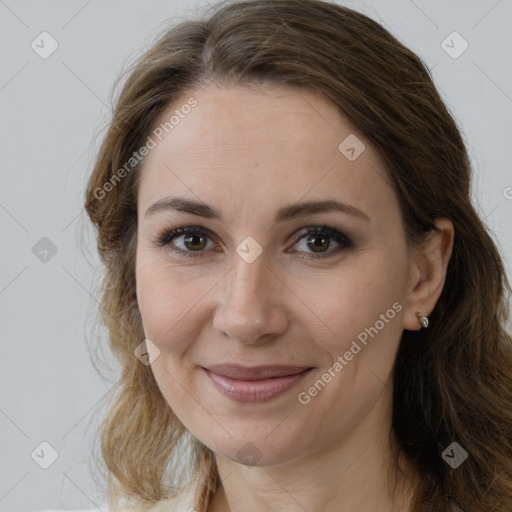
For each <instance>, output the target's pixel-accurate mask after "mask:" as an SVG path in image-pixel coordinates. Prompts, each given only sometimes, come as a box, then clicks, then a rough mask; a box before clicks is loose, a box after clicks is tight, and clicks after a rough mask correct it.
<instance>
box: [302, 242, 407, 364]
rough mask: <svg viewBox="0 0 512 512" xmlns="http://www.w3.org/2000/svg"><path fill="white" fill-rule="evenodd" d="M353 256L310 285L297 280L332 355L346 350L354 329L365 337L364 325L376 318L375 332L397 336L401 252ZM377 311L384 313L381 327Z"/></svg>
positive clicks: (403, 286) (401, 289)
mask: <svg viewBox="0 0 512 512" xmlns="http://www.w3.org/2000/svg"><path fill="white" fill-rule="evenodd" d="M353 261H354V264H353V265H350V266H349V265H347V270H346V271H343V270H339V271H338V272H326V273H325V274H324V275H323V276H319V278H318V279H315V282H314V286H312V283H311V282H306V281H308V280H304V281H302V282H298V283H296V289H297V290H298V295H299V296H300V297H303V298H306V297H307V300H304V302H305V303H306V304H307V306H309V308H310V311H312V312H314V313H315V316H316V317H317V319H319V320H321V326H320V328H321V329H322V330H323V331H324V332H325V336H322V338H323V342H322V345H323V348H324V349H325V350H326V352H328V353H330V354H331V356H333V357H334V356H335V355H336V356H337V355H339V354H340V353H343V352H345V351H346V350H348V349H349V347H350V345H351V343H352V341H353V340H354V339H356V338H357V336H358V335H359V334H361V333H363V334H362V338H364V333H365V332H366V331H365V329H369V328H370V327H372V326H375V323H376V322H378V323H377V328H381V329H379V338H388V337H389V338H388V339H393V340H396V339H397V338H399V336H400V332H401V322H400V316H399V311H398V310H401V309H402V307H401V305H402V304H401V303H402V301H403V297H404V290H405V289H406V277H405V273H404V272H403V268H404V266H403V265H404V264H405V259H404V255H403V254H402V253H397V252H396V251H395V252H394V253H393V254H383V253H382V251H367V252H366V253H365V254H364V255H361V254H359V255H357V258H354V260H353ZM401 269H402V270H401ZM306 285H307V286H306ZM393 305H395V306H394V307H393ZM386 312H388V313H386ZM381 315H384V316H385V319H384V328H382V325H383V324H382V322H383V320H380V319H381ZM310 316H311V318H313V315H310ZM386 320H388V321H386ZM317 323H318V320H317ZM372 332H374V331H372ZM386 346H389V344H387V345H386Z"/></svg>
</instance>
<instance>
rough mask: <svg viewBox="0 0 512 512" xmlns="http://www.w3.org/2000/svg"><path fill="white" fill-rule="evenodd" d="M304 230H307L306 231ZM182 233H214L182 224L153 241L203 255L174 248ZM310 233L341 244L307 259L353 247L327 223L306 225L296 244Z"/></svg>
mask: <svg viewBox="0 0 512 512" xmlns="http://www.w3.org/2000/svg"><path fill="white" fill-rule="evenodd" d="M304 230H306V231H305V232H304ZM180 235H207V236H208V238H210V239H211V238H212V233H211V231H210V230H208V229H206V228H203V227H201V226H182V227H178V228H175V229H172V230H168V229H167V230H164V231H163V232H162V233H160V234H159V235H157V236H156V238H155V239H153V240H152V243H153V245H154V246H155V247H165V246H167V245H168V246H169V250H170V251H172V252H173V253H175V254H179V255H180V257H185V258H198V257H201V256H202V254H201V253H202V252H204V251H183V250H182V249H177V248H172V246H171V242H172V241H173V239H174V238H176V237H177V236H180ZM310 235H323V236H327V237H329V238H332V239H333V240H334V241H335V242H337V243H339V244H340V246H338V247H336V248H335V249H334V250H330V251H328V252H324V253H316V254H315V253H309V254H310V255H311V256H303V257H304V258H306V259H320V258H328V257H330V256H332V255H333V254H335V253H337V252H339V251H340V250H343V249H349V248H351V247H353V244H352V242H351V241H350V239H349V238H347V237H346V236H345V235H344V234H343V233H340V232H339V231H338V230H337V229H335V228H332V227H329V226H327V225H326V224H324V225H322V226H306V227H305V228H303V229H302V230H301V232H300V233H298V238H297V240H296V241H295V243H294V245H295V244H297V243H298V242H299V241H300V240H302V239H303V238H304V237H307V236H310ZM293 252H301V251H293Z"/></svg>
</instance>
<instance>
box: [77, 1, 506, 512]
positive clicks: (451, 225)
mask: <svg viewBox="0 0 512 512" xmlns="http://www.w3.org/2000/svg"><path fill="white" fill-rule="evenodd" d="M469 191H470V163H469V159H468V156H467V152H466V148H465V146H464V143H463V141H462V139H461V135H460V133H459V130H458V128H457V126H456V123H455V121H454V119H453V118H452V116H451V115H450V113H449V112H448V110H447V108H446V106H445V105H444V104H443V102H442V100H441V98H440V96H439V94H438V92H437V91H436V89H435V86H434V84H433V82H432V79H431V77H430V75H429V72H428V70H427V69H426V68H425V66H424V65H423V63H422V62H421V61H420V59H419V58H418V57H417V56H416V55H415V54H413V53H412V52H411V51H410V50H408V49H407V48H405V47H404V46H403V45H402V44H401V43H400V42H398V41H397V40H396V39H395V38H394V37H393V36H392V35H391V34H390V33H389V32H387V31H386V30H385V29H384V28H383V27H381V26H380V25H378V24H377V23H376V22H374V21H372V20H371V19H369V18H367V17H366V16H364V15H362V14H359V13H357V12H355V11H352V10H350V9H347V8H345V7H341V6H339V5H335V4H331V3H327V2H320V1H316V0H305V1H304V0H301V1H296V0H271V1H267V0H252V1H245V2H231V3H228V4H226V5H223V6H219V7H217V8H216V10H215V12H214V13H213V14H212V15H211V17H209V18H208V19H206V20H204V21H189V22H184V23H181V24H180V25H178V26H175V27H173V28H171V29H169V30H168V31H167V32H166V33H165V34H164V35H163V36H162V37H161V38H160V39H159V40H158V42H157V43H156V44H155V45H154V46H153V48H151V49H150V50H149V51H148V52H147V53H146V54H145V55H144V56H143V57H142V58H141V59H140V60H139V61H138V62H137V64H136V66H135V67H134V68H133V69H132V70H131V73H130V75H129V76H128V78H127V80H126V83H125V85H124V88H123V90H122V92H121V95H120V97H119V99H118V101H117V104H116V108H115V111H114V115H113V119H112V122H111V125H110V127H109V130H108V133H107V134H106V136H105V139H104V141H103V144H102V146H101V149H100V152H99V155H98V159H97V162H96V165H95V168H94V170H93V173H92V176H91V177H90V181H89V184H88V188H87V193H86V209H87V212H88V215H89V217H90V218H91V220H92V222H93V223H94V225H95V226H96V228H97V237H98V250H99V253H100V256H101V258H102V260H103V262H104V263H105V265H106V273H105V278H104V288H103V298H102V299H103V300H102V313H103V319H104V321H105V323H106V325H107V327H108V329H109V334H110V344H111V348H112V350H113V352H114V354H115V355H116V356H117V357H118V359H119V361H120V363H121V366H122V374H121V377H120V380H119V383H118V393H117V396H116V397H115V399H114V400H113V402H112V407H111V410H110V411H109V414H108V415H107V417H106V419H105V421H104V424H103V426H102V431H101V433H102V438H101V440H102V444H101V448H102V456H103V458H104V461H105V464H106V469H107V474H108V478H109V483H110V485H111V488H110V492H111V495H112V499H111V509H112V510H118V509H119V510H128V509H129V507H132V508H133V509H136V510H149V509H152V510H153V511H156V510H187V509H188V510H201V511H209V512H212V511H213V512H219V511H231V512H235V511H246V510H249V511H260V510H261V511H264V510H265V511H272V510H287V511H295V510H297V511H299V510H307V511H311V512H313V511H315V512H316V511H340V510H342V511H344V512H353V511H372V512H373V511H379V512H387V511H397V510H400V511H411V512H412V511H422V512H426V511H432V512H434V511H435V512H441V511H452V510H463V511H467V512H473V511H482V512H483V511H489V510H493V511H503V512H505V511H507V512H510V510H512V352H511V346H512V345H511V337H510V335H509V334H508V333H507V332H506V329H505V325H506V320H507V313H508V302H507V300H508V295H507V294H508V293H509V292H510V288H509V285H508V282H507V279H506V275H505V273H504V268H503V263H502V260H501V258H500V255H499V253H498V251H497V249H496V246H495V244H494V243H493V240H492V238H491V236H490V234H489V233H488V231H487V230H486V228H485V226H484V224H483V222H482V220H481V219H480V218H479V217H478V215H477V214H476V212H475V209H474V208H473V206H472V204H471V201H470V196H469V193H470V192H469ZM120 497H122V498H123V499H124V500H125V501H124V502H123V501H122V499H121V500H120V501H118V498H120Z"/></svg>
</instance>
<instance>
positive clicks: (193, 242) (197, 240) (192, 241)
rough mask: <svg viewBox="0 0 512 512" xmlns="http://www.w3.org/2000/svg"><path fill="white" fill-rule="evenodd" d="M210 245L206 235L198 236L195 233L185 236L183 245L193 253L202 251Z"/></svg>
mask: <svg viewBox="0 0 512 512" xmlns="http://www.w3.org/2000/svg"><path fill="white" fill-rule="evenodd" d="M207 243H208V237H207V236H204V235H198V234H195V233H189V234H187V235H185V238H184V239H183V244H184V245H185V247H186V248H187V249H189V250H191V251H201V250H202V249H204V248H205V247H206V244H207Z"/></svg>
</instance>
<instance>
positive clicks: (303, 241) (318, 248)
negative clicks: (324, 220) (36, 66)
mask: <svg viewBox="0 0 512 512" xmlns="http://www.w3.org/2000/svg"><path fill="white" fill-rule="evenodd" d="M305 230H306V233H305V234H302V236H300V238H299V239H298V241H297V242H296V243H295V245H299V246H302V248H305V249H306V250H305V251H304V250H301V251H292V252H309V251H311V252H309V254H310V255H309V256H306V257H307V258H325V257H328V256H332V255H333V253H338V252H339V251H340V250H343V249H346V248H350V247H353V244H352V242H351V241H350V240H349V239H348V238H347V237H346V236H345V235H344V234H343V233H340V232H339V231H338V230H337V229H334V228H331V227H328V226H326V225H323V226H308V227H306V228H305ZM303 232H304V231H302V233H303ZM333 241H334V243H335V244H337V246H334V249H332V246H333ZM330 249H331V250H330Z"/></svg>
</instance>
